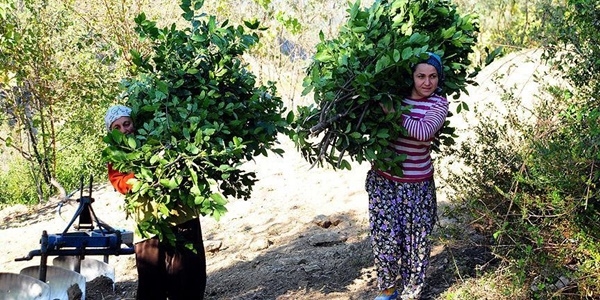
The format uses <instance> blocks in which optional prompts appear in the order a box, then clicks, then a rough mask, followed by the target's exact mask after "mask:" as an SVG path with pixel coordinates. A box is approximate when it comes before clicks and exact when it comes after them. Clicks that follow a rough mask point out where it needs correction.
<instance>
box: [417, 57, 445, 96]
mask: <svg viewBox="0 0 600 300" xmlns="http://www.w3.org/2000/svg"><path fill="white" fill-rule="evenodd" d="M413 82H414V85H413V89H412V93H411V98H413V99H421V98H427V97H429V96H431V94H433V92H435V90H436V89H437V87H438V82H439V78H438V74H437V71H436V69H435V67H434V66H432V65H430V64H426V63H420V64H418V65H417V67H416V68H415V72H414V73H413Z"/></svg>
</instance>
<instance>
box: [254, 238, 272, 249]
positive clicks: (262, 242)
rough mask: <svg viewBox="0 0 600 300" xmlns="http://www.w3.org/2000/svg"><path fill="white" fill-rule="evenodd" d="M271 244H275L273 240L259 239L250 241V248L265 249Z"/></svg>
mask: <svg viewBox="0 0 600 300" xmlns="http://www.w3.org/2000/svg"><path fill="white" fill-rule="evenodd" d="M271 244H273V242H271V241H269V240H268V239H258V240H255V241H252V242H251V243H250V249H251V250H253V251H260V250H265V249H267V248H269V246H270V245H271Z"/></svg>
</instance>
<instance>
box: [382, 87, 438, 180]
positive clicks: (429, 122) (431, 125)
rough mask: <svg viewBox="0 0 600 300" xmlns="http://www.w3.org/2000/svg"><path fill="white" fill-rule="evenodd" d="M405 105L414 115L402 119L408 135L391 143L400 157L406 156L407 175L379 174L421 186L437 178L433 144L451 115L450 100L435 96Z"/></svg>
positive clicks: (409, 101)
mask: <svg viewBox="0 0 600 300" xmlns="http://www.w3.org/2000/svg"><path fill="white" fill-rule="evenodd" d="M402 104H403V105H405V106H408V107H409V108H410V112H409V113H408V114H405V115H403V116H402V125H403V127H404V128H406V131H407V134H406V135H402V136H400V137H399V138H398V139H397V140H396V141H394V142H392V143H391V146H392V147H393V149H394V151H396V153H398V154H406V155H407V156H406V160H405V161H403V162H402V172H403V174H402V175H401V176H400V174H391V173H389V172H386V171H383V170H377V172H378V173H379V174H381V175H382V176H384V177H386V178H388V179H390V180H393V181H398V182H418V181H424V180H428V179H430V178H432V177H433V164H432V162H431V142H432V141H433V139H434V137H435V134H436V133H437V132H438V131H439V130H440V129H441V128H442V126H443V125H444V122H445V120H446V116H447V115H448V100H446V98H444V97H441V96H438V95H435V94H434V95H431V96H429V97H428V98H424V99H408V98H407V99H404V101H403V102H402Z"/></svg>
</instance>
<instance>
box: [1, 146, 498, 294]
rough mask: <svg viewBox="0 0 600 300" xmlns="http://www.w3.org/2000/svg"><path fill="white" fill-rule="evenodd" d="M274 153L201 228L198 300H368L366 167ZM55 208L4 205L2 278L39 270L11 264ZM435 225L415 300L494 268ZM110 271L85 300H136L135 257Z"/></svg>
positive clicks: (115, 219) (57, 228) (121, 217)
mask: <svg viewBox="0 0 600 300" xmlns="http://www.w3.org/2000/svg"><path fill="white" fill-rule="evenodd" d="M282 147H283V148H284V149H285V150H286V153H285V154H284V156H283V157H279V156H276V155H271V156H269V157H258V158H257V159H256V161H255V162H252V163H249V164H247V166H246V168H247V169H248V170H250V171H255V172H256V174H257V178H258V179H259V181H258V182H257V184H256V185H255V187H254V192H253V197H252V198H251V199H250V200H248V201H243V200H237V199H232V200H231V202H230V203H229V204H228V206H227V207H228V210H229V212H228V213H227V214H226V215H225V216H224V217H223V218H221V220H220V221H216V220H214V219H211V218H206V217H204V218H202V219H201V222H202V229H203V236H204V240H205V247H206V250H207V271H208V283H207V291H206V297H205V299H209V300H216V299H228V300H230V299H278V300H284V299H311V300H315V299H372V298H374V297H375V296H376V293H377V288H376V274H375V271H374V267H373V258H372V254H371V249H370V244H369V233H368V212H367V195H366V192H365V191H364V179H365V175H366V172H367V170H368V166H367V165H366V164H363V165H356V164H355V165H353V170H351V171H335V170H332V169H329V168H319V167H314V168H312V169H311V168H310V165H309V164H308V163H307V162H306V161H304V160H303V159H302V158H301V157H300V156H299V154H298V152H296V151H295V150H294V148H293V145H292V144H291V142H289V140H287V139H282ZM102 180H104V181H105V180H106V179H102ZM443 193H444V192H443V187H441V188H440V196H439V201H438V202H439V207H440V209H439V211H440V214H441V213H442V212H443V211H444V209H443V208H444V207H445V206H447V205H448V203H447V202H446V201H445V197H444V196H443ZM84 195H85V194H84ZM92 197H93V198H94V199H95V202H94V203H93V205H92V206H93V208H94V211H95V212H96V215H97V216H98V217H99V218H100V219H102V220H103V221H105V222H106V223H108V224H110V225H111V226H113V227H117V228H124V229H128V230H132V228H133V224H132V222H131V220H126V219H125V214H124V212H123V211H122V210H121V208H120V204H121V203H122V199H123V198H122V196H121V195H119V194H118V193H116V192H114V191H113V190H112V188H111V187H110V186H109V185H108V184H105V183H104V182H98V183H97V184H95V185H94V190H93V194H92ZM57 204H58V201H50V202H49V203H45V204H43V205H40V206H38V207H35V208H28V207H24V206H12V207H8V208H5V209H3V210H2V211H0V219H1V220H2V225H1V227H0V245H2V253H3V255H2V256H1V259H0V264H1V266H2V267H1V269H0V272H14V273H18V272H19V271H20V270H21V269H22V268H24V267H27V266H31V265H36V264H39V263H40V261H39V257H34V258H33V259H32V260H29V261H19V262H17V261H15V259H16V258H19V257H23V256H25V255H27V253H28V252H29V251H31V250H36V249H39V238H40V236H41V233H42V231H43V230H47V231H48V233H59V232H62V231H63V230H64V229H65V226H66V225H67V224H68V221H69V220H70V219H71V217H72V216H73V215H74V212H75V209H76V208H77V204H76V203H71V204H69V205H66V206H64V207H63V208H62V209H61V212H62V213H61V215H62V218H61V217H59V216H58V215H57V213H56V212H57ZM438 224H439V225H438V226H436V233H435V237H434V240H435V241H436V242H435V247H434V249H433V252H432V255H431V265H430V268H429V271H428V272H429V276H428V279H427V283H426V287H425V292H424V295H423V297H422V299H442V298H441V295H442V294H443V293H444V291H446V290H447V289H448V288H449V287H450V286H452V285H453V284H454V283H456V282H457V281H460V280H463V279H465V278H468V277H473V276H476V275H477V274H478V272H481V271H483V270H484V269H485V268H486V267H489V266H490V263H491V262H493V257H492V255H491V254H490V253H489V251H488V249H487V247H485V246H484V245H485V244H486V242H485V239H484V238H483V237H481V236H479V235H477V234H476V233H475V232H474V231H472V230H470V229H468V227H466V226H462V225H460V224H459V226H458V227H459V228H462V230H461V233H462V234H461V236H462V238H460V239H459V240H456V239H454V240H452V241H451V242H447V239H446V238H444V239H441V238H440V237H446V230H445V228H446V227H447V226H454V225H456V224H454V223H453V221H451V220H447V219H445V218H444V217H443V216H440V222H439V223H438ZM441 240H445V241H446V242H444V243H443V244H442V243H441V242H440V241H441ZM95 259H100V260H101V259H102V258H101V257H95ZM49 261H51V260H50V259H49ZM109 263H110V265H112V266H114V268H115V282H114V288H113V282H112V280H111V279H110V278H106V277H98V278H96V279H94V280H92V281H88V282H87V284H86V299H89V300H95V299H104V300H111V299H135V289H136V276H137V274H136V269H135V263H134V258H133V256H132V255H121V256H111V257H110V258H109ZM190 288H193V287H190Z"/></svg>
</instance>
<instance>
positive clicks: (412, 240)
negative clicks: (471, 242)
mask: <svg viewBox="0 0 600 300" xmlns="http://www.w3.org/2000/svg"><path fill="white" fill-rule="evenodd" d="M365 189H366V191H367V193H368V195H369V223H370V226H371V244H372V247H373V255H374V257H375V267H376V270H377V284H378V286H379V289H381V290H383V289H386V288H391V287H396V288H397V289H398V292H399V295H400V299H403V300H405V299H419V297H420V294H421V292H422V289H423V284H424V282H425V271H426V270H427V266H428V265H429V254H430V252H431V241H430V240H429V235H430V234H431V231H432V230H433V226H434V224H435V220H436V210H437V205H436V195H435V183H434V181H433V179H431V180H428V181H423V182H414V183H413V182H411V183H403V182H395V181H392V180H389V179H387V178H385V177H383V176H381V175H379V174H378V173H377V172H375V171H372V170H371V171H369V172H368V174H367V179H366V183H365ZM398 276H399V277H400V280H399V284H397V282H396V280H397V278H398Z"/></svg>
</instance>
